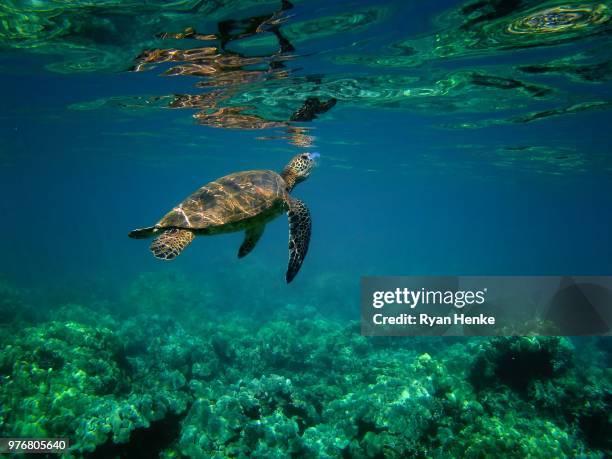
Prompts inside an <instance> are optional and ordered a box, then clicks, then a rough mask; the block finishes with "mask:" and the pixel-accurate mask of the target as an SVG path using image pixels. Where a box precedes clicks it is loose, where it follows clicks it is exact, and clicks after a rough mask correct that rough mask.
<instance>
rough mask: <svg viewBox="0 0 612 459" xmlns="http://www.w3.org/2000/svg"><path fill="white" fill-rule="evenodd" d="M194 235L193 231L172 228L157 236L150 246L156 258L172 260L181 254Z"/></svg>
mask: <svg viewBox="0 0 612 459" xmlns="http://www.w3.org/2000/svg"><path fill="white" fill-rule="evenodd" d="M194 237H195V234H193V231H189V230H185V229H178V228H172V229H169V230H166V231H164V232H163V233H162V234H160V235H159V236H158V237H156V238H155V240H154V241H153V242H152V243H151V247H149V248H150V250H151V252H153V255H154V256H155V258H160V259H162V260H172V259H173V258H176V257H178V256H179V255H180V254H181V252H182V251H183V249H184V248H185V247H187V246H188V245H189V243H190V242H191V241H193V238H194Z"/></svg>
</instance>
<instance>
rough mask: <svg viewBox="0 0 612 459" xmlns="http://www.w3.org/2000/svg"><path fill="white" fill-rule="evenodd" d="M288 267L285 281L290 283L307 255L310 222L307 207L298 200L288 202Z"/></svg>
mask: <svg viewBox="0 0 612 459" xmlns="http://www.w3.org/2000/svg"><path fill="white" fill-rule="evenodd" d="M288 204H289V212H287V215H288V217H289V265H288V266H287V274H286V275H285V279H286V281H287V283H289V282H291V281H292V280H293V278H294V277H295V276H296V275H297V273H298V271H299V270H300V267H301V266H302V262H303V261H304V258H305V257H306V253H308V245H309V244H310V232H311V228H312V221H311V218H310V212H309V211H308V207H306V204H304V203H303V202H302V201H300V200H299V199H291V200H290V201H289V203H288Z"/></svg>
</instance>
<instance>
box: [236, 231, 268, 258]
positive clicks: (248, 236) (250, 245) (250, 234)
mask: <svg viewBox="0 0 612 459" xmlns="http://www.w3.org/2000/svg"><path fill="white" fill-rule="evenodd" d="M265 228H266V226H265V225H258V226H254V227H252V228H248V229H247V230H246V233H245V235H244V241H243V242H242V245H241V246H240V249H239V250H238V258H242V257H244V256H246V255H248V254H249V253H251V250H253V249H254V248H255V246H256V245H257V242H258V241H259V239H261V235H262V234H263V232H264V229H265Z"/></svg>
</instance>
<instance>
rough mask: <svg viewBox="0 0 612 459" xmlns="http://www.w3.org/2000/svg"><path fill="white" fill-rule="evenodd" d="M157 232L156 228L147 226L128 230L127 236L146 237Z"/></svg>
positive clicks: (133, 237) (134, 237)
mask: <svg viewBox="0 0 612 459" xmlns="http://www.w3.org/2000/svg"><path fill="white" fill-rule="evenodd" d="M156 232H157V228H155V227H154V226H149V227H147V228H138V229H135V230H134V231H130V232H129V233H128V236H129V237H131V238H132V239H146V238H148V237H151V236H153V235H154V234H155V233H156Z"/></svg>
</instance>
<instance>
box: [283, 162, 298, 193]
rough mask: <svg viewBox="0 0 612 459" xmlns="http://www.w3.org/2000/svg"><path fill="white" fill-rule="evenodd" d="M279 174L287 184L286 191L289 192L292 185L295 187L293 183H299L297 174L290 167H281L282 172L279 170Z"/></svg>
mask: <svg viewBox="0 0 612 459" xmlns="http://www.w3.org/2000/svg"><path fill="white" fill-rule="evenodd" d="M280 176H281V177H282V178H283V180H284V181H285V184H286V185H287V192H288V193H291V190H293V187H295V185H296V184H297V183H299V181H298V176H297V174H296V173H295V172H293V170H292V169H291V168H289V167H286V168H284V169H283V172H281V174H280Z"/></svg>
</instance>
